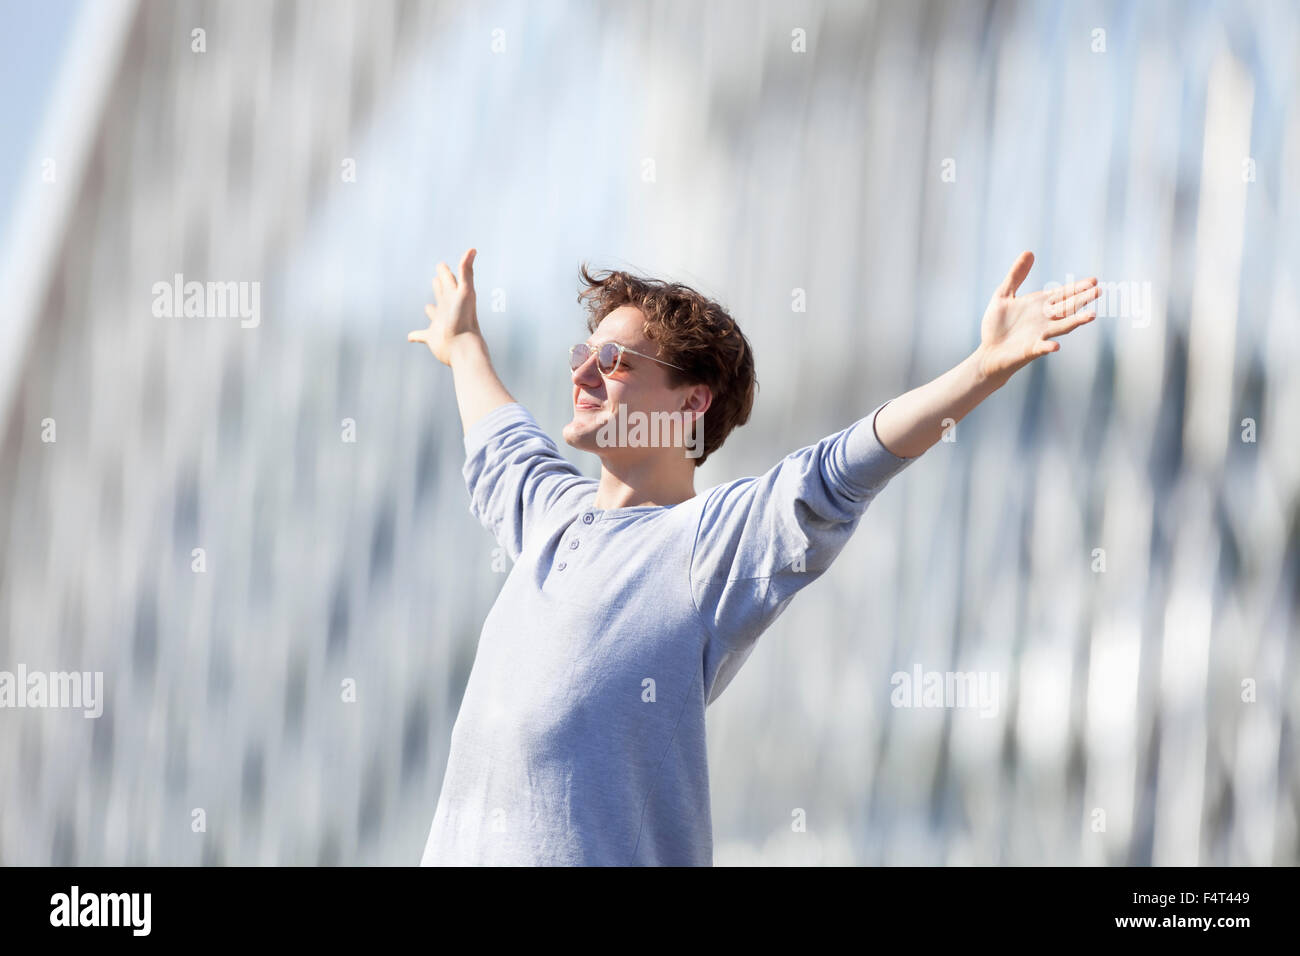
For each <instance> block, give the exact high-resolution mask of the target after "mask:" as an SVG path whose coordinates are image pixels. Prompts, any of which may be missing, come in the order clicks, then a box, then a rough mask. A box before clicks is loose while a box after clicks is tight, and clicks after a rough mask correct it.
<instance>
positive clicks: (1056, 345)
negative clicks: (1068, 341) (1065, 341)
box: [1034, 342, 1061, 358]
mask: <svg viewBox="0 0 1300 956" xmlns="http://www.w3.org/2000/svg"><path fill="white" fill-rule="evenodd" d="M1059 351H1061V343H1060V342H1043V343H1042V344H1040V345H1039V346H1038V348H1036V349H1035V350H1034V358H1038V356H1040V355H1050V354H1051V353H1052V352H1059Z"/></svg>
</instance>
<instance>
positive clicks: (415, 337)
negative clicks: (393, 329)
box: [406, 329, 428, 342]
mask: <svg viewBox="0 0 1300 956" xmlns="http://www.w3.org/2000/svg"><path fill="white" fill-rule="evenodd" d="M426 331H427V330H426V329H421V330H419V331H417V332H410V333H408V334H407V336H406V341H408V342H427V341H428V339H427V338H426V336H425V332H426Z"/></svg>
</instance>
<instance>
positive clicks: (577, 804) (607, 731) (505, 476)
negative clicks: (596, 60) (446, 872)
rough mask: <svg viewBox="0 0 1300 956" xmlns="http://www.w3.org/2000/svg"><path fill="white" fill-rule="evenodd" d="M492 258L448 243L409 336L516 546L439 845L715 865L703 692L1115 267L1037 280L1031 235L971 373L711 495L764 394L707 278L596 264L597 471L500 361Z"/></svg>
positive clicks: (496, 853) (585, 389) (578, 437)
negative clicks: (448, 392) (712, 465)
mask: <svg viewBox="0 0 1300 956" xmlns="http://www.w3.org/2000/svg"><path fill="white" fill-rule="evenodd" d="M475 254H476V253H475V250H473V249H470V250H469V251H467V252H466V253H465V255H464V257H463V258H462V260H461V263H460V269H459V275H458V276H457V275H453V274H452V272H451V269H450V268H449V267H448V266H447V264H446V263H439V264H438V277H437V279H436V280H435V281H434V293H435V302H436V304H434V305H431V306H428V307H427V308H426V310H425V311H426V313H427V315H428V317H429V320H430V324H429V327H428V329H426V330H423V331H417V332H412V333H410V335H409V336H408V341H411V342H423V343H425V344H426V345H427V346H428V347H429V349H430V350H431V351H432V352H433V354H434V355H435V356H436V357H437V358H438V360H439V361H440V362H442V363H443V364H445V365H448V366H450V367H451V370H452V375H453V377H454V379H455V387H456V400H457V403H458V405H459V407H460V415H461V422H462V424H463V426H464V430H465V439H464V440H465V452H466V461H465V465H464V477H465V480H466V483H467V485H468V488H469V493H470V503H471V504H470V507H471V511H472V513H473V514H474V515H475V516H476V517H478V518H479V520H480V521H481V522H482V523H483V524H484V525H485V526H486V527H487V528H489V529H490V530H491V531H492V532H493V534H494V535H495V536H496V539H497V541H498V542H499V544H500V545H501V547H502V548H503V549H505V551H506V552H507V553H508V554H509V555H510V557H511V559H512V560H513V561H514V562H515V564H514V568H513V569H512V571H511V573H510V575H509V576H508V577H507V578H506V580H505V583H504V585H503V586H502V589H501V593H500V595H499V596H498V597H497V600H496V603H495V604H494V605H493V607H492V610H491V611H490V612H489V613H488V616H487V620H486V621H485V622H484V625H483V632H482V635H481V637H480V638H479V644H478V652H477V655H476V657H475V659H474V666H473V669H472V671H471V673H470V677H469V683H468V685H467V687H466V688H465V696H464V699H463V700H462V702H461V707H460V713H459V716H458V717H457V719H456V724H455V727H454V729H453V730H452V736H451V750H450V754H449V756H448V760H447V769H446V774H445V776H444V779H443V783H442V793H441V796H440V797H439V800H438V806H437V810H436V811H435V813H434V818H433V825H432V827H431V829H430V832H429V837H428V841H427V844H426V846H425V849H424V856H423V860H422V863H423V865H464V864H497V865H518V864H523V865H546V864H561V865H566V864H583V865H627V864H651V865H677V866H680V865H711V864H712V862H713V833H712V821H711V818H710V807H709V775H708V767H707V764H706V752H705V732H704V712H705V709H706V708H707V707H708V705H709V704H711V703H712V702H713V701H714V700H716V699H717V698H718V695H719V694H721V693H722V691H723V689H724V688H726V686H727V685H728V683H730V681H731V679H732V678H733V677H734V676H735V674H736V671H737V670H738V669H739V668H740V666H741V664H743V663H744V661H745V659H746V658H747V657H748V655H749V653H750V652H751V651H752V650H753V648H754V645H755V642H756V641H757V639H758V637H759V635H761V634H762V633H763V631H764V630H765V629H766V628H767V627H768V626H770V625H771V624H772V622H773V621H774V620H775V619H776V618H777V617H778V616H779V615H780V614H781V613H782V612H783V611H784V610H785V608H786V606H787V605H788V604H789V603H790V600H791V599H792V598H793V597H794V595H795V593H796V592H798V591H799V590H800V589H802V588H804V587H806V586H807V585H808V584H810V583H812V582H813V581H815V580H816V579H817V578H818V577H819V576H820V575H821V574H822V573H823V572H824V571H825V570H826V568H827V567H828V566H829V565H830V563H831V562H832V561H833V560H834V559H835V557H836V555H838V554H839V552H840V551H841V549H842V548H843V547H844V544H845V542H846V541H847V540H848V539H849V536H850V535H851V534H852V533H853V531H854V530H855V528H856V527H857V525H858V522H859V520H860V519H861V517H862V515H863V513H864V512H865V511H866V509H867V506H868V505H869V504H870V502H871V501H872V500H873V499H874V498H875V496H876V495H877V494H879V493H880V491H881V489H882V488H884V486H885V484H886V483H887V482H888V481H889V480H890V479H891V478H892V477H893V476H894V475H896V474H898V472H900V471H901V470H902V469H903V468H905V467H907V465H909V464H910V463H911V462H912V461H914V460H915V459H916V458H917V457H919V456H920V455H921V454H922V453H923V452H925V450H926V449H928V448H929V447H930V446H931V445H933V444H934V443H935V442H936V441H938V440H939V439H940V437H941V436H942V432H943V429H944V427H945V426H946V424H948V423H950V422H957V421H960V420H961V419H962V418H964V417H965V416H966V415H967V414H968V413H969V412H970V411H971V410H972V409H973V408H974V407H975V406H976V405H978V404H979V403H980V402H981V401H982V400H983V399H984V398H986V397H987V396H988V395H989V394H991V393H992V392H993V391H994V390H996V389H997V388H999V387H1001V386H1002V385H1003V384H1004V383H1005V382H1006V381H1007V380H1008V379H1009V378H1010V377H1011V375H1012V374H1013V373H1015V372H1016V371H1017V370H1018V369H1020V368H1022V367H1024V366H1025V365H1027V364H1028V363H1029V362H1031V361H1033V360H1034V359H1035V358H1037V357H1038V356H1040V355H1045V354H1047V353H1048V352H1055V351H1057V350H1058V349H1059V348H1060V344H1059V343H1058V342H1054V341H1052V339H1053V338H1055V337H1057V336H1060V335H1063V334H1065V333H1067V332H1069V331H1071V330H1072V329H1074V328H1076V327H1077V326H1079V325H1081V324H1083V323H1085V322H1089V321H1091V320H1092V318H1093V317H1094V315H1095V311H1094V310H1093V309H1088V310H1084V309H1083V306H1085V305H1086V304H1087V303H1089V302H1091V301H1092V300H1093V299H1095V298H1096V297H1097V295H1098V293H1099V291H1100V288H1099V286H1098V285H1097V280H1096V279H1095V278H1092V279H1085V280H1083V281H1082V282H1077V283H1074V284H1073V285H1071V286H1069V287H1065V288H1061V289H1057V290H1056V291H1055V292H1052V293H1047V292H1035V293H1031V294H1028V295H1024V296H1017V295H1016V291H1017V289H1019V287H1020V285H1021V283H1022V282H1023V281H1024V279H1025V277H1026V276H1027V275H1028V273H1029V269H1030V266H1031V265H1032V264H1033V256H1032V255H1031V254H1030V253H1028V252H1026V253H1024V254H1022V255H1021V256H1020V258H1019V259H1017V260H1016V262H1015V264H1014V265H1013V266H1012V267H1011V271H1010V272H1009V273H1008V274H1007V277H1006V279H1005V281H1004V282H1003V283H1002V285H1001V286H1000V287H999V288H998V290H997V291H996V292H995V293H994V295H993V299H992V301H991V302H990V303H989V306H988V310H987V311H986V312H985V313H984V318H983V323H982V325H981V329H980V345H979V347H978V348H977V349H976V350H975V351H974V353H972V354H971V355H970V356H969V357H968V358H967V359H965V360H964V361H963V362H961V363H960V364H959V365H957V366H956V367H955V368H953V369H952V370H951V371H949V372H946V373H945V374H943V375H941V376H939V377H938V378H936V379H935V380H934V381H932V382H930V383H929V384H927V385H923V386H921V387H919V388H915V389H913V390H911V391H909V392H906V393H904V394H903V395H900V396H898V397H897V398H894V399H891V400H889V401H887V402H885V403H884V404H882V405H879V406H877V407H876V408H875V409H874V410H873V411H871V412H870V413H869V414H867V415H866V416H865V417H863V418H860V419H859V420H857V421H856V422H854V423H853V424H851V425H849V426H848V427H847V428H845V429H844V430H842V431H840V432H837V433H836V434H833V435H831V436H829V437H827V438H823V439H822V440H821V441H819V442H817V443H816V444H814V445H810V446H809V447H807V448H803V449H800V450H799V451H796V452H793V453H792V454H790V455H788V456H787V457H786V458H785V459H784V460H782V461H781V462H779V463H777V464H776V465H775V466H774V467H773V468H772V469H771V470H770V471H768V472H767V473H766V474H764V475H763V476H761V477H758V478H741V479H737V480H735V481H730V482H727V483H724V484H721V485H718V486H717V487H714V488H712V489H710V490H708V491H707V492H705V493H703V494H696V492H695V487H694V471H695V468H696V467H697V466H698V465H700V464H702V463H703V462H704V460H705V459H706V458H707V457H708V455H709V454H711V453H712V452H713V451H714V450H715V449H717V448H718V447H719V446H720V445H721V444H722V443H723V441H724V440H725V439H726V437H727V434H728V433H729V432H730V431H731V430H732V429H733V428H735V427H736V426H738V425H743V424H744V423H745V422H746V421H747V420H748V418H749V414H750V409H751V407H752V405H753V400H754V390H755V385H756V383H755V378H754V362H753V356H752V354H751V351H750V348H749V343H748V341H747V340H746V339H745V336H744V335H743V334H742V333H741V332H740V330H739V329H738V328H737V327H736V324H735V322H733V321H732V320H731V318H730V316H728V315H727V313H726V312H725V311H724V310H723V309H722V308H721V307H720V306H719V305H717V303H715V302H712V301H710V300H708V299H706V298H704V297H703V296H701V295H700V294H699V293H697V292H695V291H694V290H693V289H690V288H688V287H686V286H682V285H678V284H669V283H664V282H659V281H655V280H650V279H643V278H638V277H635V276H631V275H628V274H627V273H623V272H606V273H605V274H604V275H603V276H601V277H592V276H591V275H589V274H588V273H587V271H586V269H585V268H584V269H583V270H582V277H583V279H584V281H585V282H586V289H585V291H584V292H583V293H582V294H581V295H580V297H579V298H580V299H582V300H585V301H586V303H587V307H588V310H589V312H590V319H589V322H588V328H589V330H590V332H591V335H590V337H589V338H588V339H587V341H586V343H583V344H580V345H577V346H574V348H573V350H572V351H571V353H570V367H571V369H572V373H573V374H572V381H573V395H572V398H573V409H574V411H573V420H572V421H571V422H570V423H569V424H568V425H566V426H565V428H564V439H565V441H566V442H568V443H569V444H570V445H572V446H573V447H574V448H578V449H581V450H583V451H590V452H592V453H593V454H596V455H598V456H599V457H600V461H601V472H600V479H599V480H595V479H590V478H586V477H585V476H583V475H582V473H581V472H579V471H578V470H577V469H576V468H575V467H574V466H573V465H572V464H570V463H569V461H568V460H567V459H565V458H564V457H563V456H561V455H560V454H559V451H558V449H557V447H556V445H555V444H554V442H552V441H551V439H550V438H549V437H547V435H546V434H545V433H544V432H543V431H542V430H541V429H540V428H539V427H538V426H537V423H536V422H535V421H534V419H533V418H532V416H531V415H530V414H529V413H528V412H527V411H526V410H525V409H524V407H523V406H522V405H519V404H518V403H516V402H515V400H514V398H513V397H511V395H510V393H509V392H507V391H506V389H505V387H504V386H503V385H502V384H501V381H500V379H498V378H497V375H496V373H495V372H494V371H493V368H492V363H491V361H490V359H489V357H488V350H487V346H486V345H485V344H484V341H483V336H482V335H481V333H480V331H479V325H478V319H477V316H476V311H475V296H474V271H473V263H474V257H475ZM557 352H558V350H557ZM655 415H660V416H669V417H675V418H676V419H678V420H679V421H681V422H682V423H684V425H685V426H687V427H685V428H683V429H681V430H680V431H679V432H678V435H679V438H680V440H679V441H677V442H676V443H672V442H663V441H653V440H651V437H652V435H653V434H655V430H654V429H653V428H650V429H647V428H645V427H644V424H645V419H647V418H652V417H653V416H655ZM619 416H624V417H625V419H626V422H625V424H623V425H620V424H619V422H618V419H619ZM634 419H639V420H641V421H642V425H643V427H642V428H641V429H637V428H635V427H634V423H633V420H634ZM660 433H662V430H660ZM632 436H635V440H633V438H632Z"/></svg>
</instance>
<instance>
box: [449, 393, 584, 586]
mask: <svg viewBox="0 0 1300 956" xmlns="http://www.w3.org/2000/svg"><path fill="white" fill-rule="evenodd" d="M463 473H464V476H465V485H466V487H467V488H468V489H469V497H470V512H471V514H473V515H474V517H476V518H477V519H478V520H479V522H480V523H481V524H482V525H483V527H485V528H487V529H488V530H489V531H491V532H492V534H493V535H494V536H495V537H496V540H497V543H498V544H500V545H501V547H502V548H504V549H505V551H506V553H507V554H508V555H509V556H510V560H511V561H518V560H519V555H520V553H521V552H522V551H523V549H524V544H525V542H526V541H527V539H528V536H529V534H530V533H531V531H532V530H533V528H534V527H535V526H536V524H537V522H538V521H539V520H540V519H541V518H542V517H543V516H544V515H545V514H546V513H547V511H548V510H549V509H550V508H551V507H552V506H553V505H554V504H555V503H556V502H558V501H559V500H560V499H561V498H562V497H563V496H564V495H565V494H566V493H568V492H570V491H573V490H575V489H576V488H577V487H578V486H580V485H589V484H591V483H592V479H590V478H587V477H585V476H584V475H583V474H582V473H581V472H580V471H579V470H578V469H577V467H576V466H575V465H574V464H573V463H572V462H570V461H569V460H568V459H567V458H565V457H563V456H562V455H561V454H560V452H559V449H558V448H557V446H556V444H555V442H554V441H552V440H551V438H550V436H549V435H547V434H546V432H544V431H542V429H541V427H540V426H539V425H538V424H537V422H536V420H535V419H534V418H533V416H532V414H531V413H529V411H528V410H527V409H526V408H524V406H523V405H520V404H519V403H518V402H510V403H507V404H505V405H501V406H498V407H497V408H494V409H493V410H492V411H490V412H488V414H487V415H486V416H484V417H483V418H481V419H480V420H479V421H477V422H475V423H474V424H473V425H472V426H471V427H470V429H469V431H468V432H467V433H466V434H465V466H464V469H463Z"/></svg>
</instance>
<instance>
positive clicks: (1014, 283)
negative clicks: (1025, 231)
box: [997, 251, 1034, 296]
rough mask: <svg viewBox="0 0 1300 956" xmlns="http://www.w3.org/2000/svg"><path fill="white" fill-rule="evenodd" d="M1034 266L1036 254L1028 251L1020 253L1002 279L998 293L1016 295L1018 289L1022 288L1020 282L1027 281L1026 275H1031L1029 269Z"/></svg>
mask: <svg viewBox="0 0 1300 956" xmlns="http://www.w3.org/2000/svg"><path fill="white" fill-rule="evenodd" d="M1033 267H1034V254H1033V253H1032V252H1028V251H1026V252H1022V253H1020V258H1019V259H1017V260H1016V261H1015V262H1014V263H1013V264H1012V266H1011V271H1010V272H1008V273H1007V277H1006V278H1005V279H1003V280H1002V285H1000V286H998V292H997V294H998V295H1001V296H1011V295H1015V294H1016V290H1017V289H1019V288H1020V283H1022V282H1024V281H1025V276H1027V275H1029V270H1030V269H1032V268H1033Z"/></svg>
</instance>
